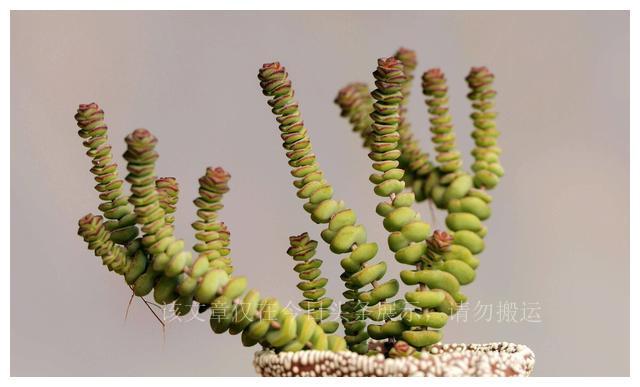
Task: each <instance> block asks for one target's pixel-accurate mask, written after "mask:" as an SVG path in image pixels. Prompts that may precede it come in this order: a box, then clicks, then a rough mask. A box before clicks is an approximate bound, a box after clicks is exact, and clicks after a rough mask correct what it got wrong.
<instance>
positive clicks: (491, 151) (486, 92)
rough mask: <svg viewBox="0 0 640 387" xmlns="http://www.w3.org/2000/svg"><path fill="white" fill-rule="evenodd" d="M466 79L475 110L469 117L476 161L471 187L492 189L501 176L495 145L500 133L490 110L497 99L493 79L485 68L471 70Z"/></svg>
mask: <svg viewBox="0 0 640 387" xmlns="http://www.w3.org/2000/svg"><path fill="white" fill-rule="evenodd" d="M466 79H467V83H468V84H469V88H470V89H471V92H470V93H469V94H468V97H469V99H470V100H471V101H472V107H473V109H474V112H473V113H472V114H471V118H472V119H473V126H474V127H475V130H474V131H473V132H472V133H471V135H472V136H473V139H474V141H475V144H476V147H475V148H474V149H473V151H472V152H471V154H472V155H473V157H474V158H475V163H473V165H472V166H471V169H473V171H474V172H475V176H474V177H473V183H474V185H475V186H476V187H477V188H486V189H492V188H494V187H495V186H496V185H497V184H498V182H499V181H500V177H502V176H503V175H504V169H503V168H502V166H501V165H500V160H499V157H500V154H501V153H502V150H501V149H500V148H499V147H498V144H497V140H498V137H499V136H500V132H499V131H498V130H497V129H496V123H495V118H496V112H495V111H494V110H493V108H494V102H493V100H494V98H495V96H496V92H495V90H493V88H492V83H493V79H494V75H493V74H492V73H491V71H489V69H487V68H486V67H473V68H472V69H471V72H470V73H469V75H468V76H467V78H466Z"/></svg>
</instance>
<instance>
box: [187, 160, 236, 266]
mask: <svg viewBox="0 0 640 387" xmlns="http://www.w3.org/2000/svg"><path fill="white" fill-rule="evenodd" d="M230 178H231V175H229V174H228V173H227V172H226V171H225V170H224V169H222V168H220V167H218V168H215V169H214V168H207V171H206V173H205V175H204V176H202V177H201V178H200V180H199V182H200V189H199V191H198V192H199V193H200V196H199V197H198V198H197V199H196V200H194V201H193V202H194V204H195V205H196V207H198V217H199V218H200V220H198V221H196V222H193V223H192V224H191V226H192V227H193V228H194V229H195V230H196V239H198V241H199V242H198V243H197V244H196V245H195V246H193V249H194V250H195V251H197V252H198V253H200V256H201V257H206V258H207V259H208V261H209V263H210V267H211V268H216V269H222V270H224V271H226V272H227V273H228V274H231V273H232V272H233V266H231V258H230V257H229V253H230V249H229V244H230V240H229V236H230V234H229V230H228V229H227V226H226V225H225V224H224V223H223V222H219V221H218V220H217V218H218V212H219V211H220V210H221V209H222V208H223V207H224V206H223V204H222V196H223V195H224V194H225V193H226V192H228V191H229V185H228V183H229V179H230Z"/></svg>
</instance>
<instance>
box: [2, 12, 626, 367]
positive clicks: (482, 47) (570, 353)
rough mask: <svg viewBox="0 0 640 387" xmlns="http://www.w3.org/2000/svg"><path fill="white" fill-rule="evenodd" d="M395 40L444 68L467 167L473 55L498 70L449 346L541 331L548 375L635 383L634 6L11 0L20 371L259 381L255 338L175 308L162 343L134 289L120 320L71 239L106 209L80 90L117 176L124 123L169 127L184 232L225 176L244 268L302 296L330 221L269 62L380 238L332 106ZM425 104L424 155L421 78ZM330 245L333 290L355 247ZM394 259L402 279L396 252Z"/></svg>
mask: <svg viewBox="0 0 640 387" xmlns="http://www.w3.org/2000/svg"><path fill="white" fill-rule="evenodd" d="M400 46H406V47H409V48H412V49H415V50H416V51H417V52H418V60H419V66H418V70H417V74H418V75H420V74H421V72H422V71H424V70H426V69H427V68H429V67H441V68H442V69H443V70H444V71H445V73H446V74H447V77H448V79H449V85H450V95H451V112H452V114H453V117H454V124H455V126H456V130H457V133H458V138H459V144H460V147H461V149H462V150H463V153H464V154H465V163H466V165H467V166H468V165H470V162H471V157H470V155H469V151H470V149H471V147H472V142H471V140H470V137H469V133H470V131H471V124H470V120H469V118H468V115H469V113H470V106H469V103H468V101H467V100H466V98H465V94H466V92H467V90H466V83H465V81H464V77H465V76H466V74H467V73H468V71H469V68H470V67H471V66H474V65H487V66H489V67H490V68H491V69H492V70H493V72H494V73H495V74H496V82H495V87H496V88H497V90H498V97H497V110H498V111H499V112H500V116H499V119H498V126H499V128H500V129H501V131H502V137H501V138H500V144H501V146H502V147H503V149H504V154H503V156H502V163H503V165H504V167H505V169H506V172H507V174H506V177H505V178H504V179H503V180H502V181H501V183H500V185H499V187H498V188H497V189H496V190H495V191H494V199H495V201H494V205H493V216H492V218H491V219H490V220H489V221H488V222H487V225H488V227H489V235H488V236H487V238H486V242H487V248H486V250H485V252H484V253H483V254H482V255H481V256H480V259H481V262H482V263H481V266H480V268H479V271H478V277H477V279H476V281H475V282H474V283H473V284H471V285H469V286H467V287H466V288H465V290H464V292H465V293H466V294H467V295H468V296H469V305H468V310H467V311H466V312H464V313H461V315H460V318H459V319H458V320H459V321H457V322H456V321H455V320H454V321H451V322H450V323H449V324H448V325H447V327H446V331H445V337H444V341H446V342H467V343H470V342H476V343H482V342H491V341H510V342H516V343H522V344H526V345H528V346H529V347H530V348H532V349H533V350H534V351H535V353H536V367H535V371H534V375H536V376H596V375H597V376H625V375H629V310H628V307H629V273H628V270H629V14H628V12H13V13H12V15H11V374H12V375H15V376H18V375H34V376H35V375H193V376H195V375H228V376H234V375H247V376H249V375H254V371H253V367H252V364H251V360H252V355H253V353H254V351H255V350H256V348H245V347H242V346H241V344H240V340H239V337H235V336H230V335H226V334H225V335H215V334H213V333H212V332H211V330H210V328H209V326H208V322H207V321H205V320H204V319H202V318H200V319H199V318H195V316H194V317H193V318H191V319H189V321H180V322H176V321H167V324H166V325H167V328H166V334H165V335H164V336H163V333H162V329H161V326H160V324H159V323H158V322H157V321H156V320H155V318H154V317H153V315H152V314H151V313H150V312H149V310H148V309H147V308H146V307H145V306H144V304H143V303H142V302H141V301H140V300H139V299H137V300H134V302H133V305H132V307H131V310H130V311H129V315H128V318H127V320H126V321H125V319H124V315H125V310H126V307H127V302H128V301H129V297H130V294H131V292H130V290H129V289H128V288H127V287H126V286H125V285H124V283H123V280H122V279H121V278H120V277H118V276H116V275H114V274H113V273H110V272H108V271H107V270H106V269H105V268H104V267H102V266H101V265H100V261H99V259H98V258H96V257H94V256H93V255H92V254H91V253H90V252H89V251H88V250H87V249H86V245H85V243H84V242H82V240H81V239H80V238H79V237H78V236H77V235H76V231H77V220H78V219H79V218H80V217H81V216H82V215H84V214H85V213H87V212H89V211H92V212H96V211H97V209H96V206H97V204H98V203H99V201H98V198H97V195H96V193H95V192H94V190H93V188H92V187H93V185H94V184H95V182H94V181H93V179H92V175H91V174H90V173H89V168H90V166H91V165H90V161H89V159H88V158H87V157H86V156H85V155H84V148H83V147H82V144H81V139H80V138H79V137H78V136H77V134H76V131H77V128H76V126H75V121H74V119H73V115H74V114H75V111H76V109H77V106H78V104H79V103H88V102H92V101H95V102H97V103H99V104H100V105H101V106H102V107H103V108H104V110H105V112H106V121H107V123H108V125H109V129H110V138H111V141H112V145H113V149H114V154H115V156H116V159H117V161H118V162H119V168H120V172H121V176H124V163H123V162H122V159H121V157H120V155H121V154H122V153H123V151H124V142H123V138H124V137H125V135H126V134H127V133H129V132H130V131H132V130H133V129H135V128H138V127H145V128H148V129H150V130H151V131H152V132H153V133H154V134H155V135H156V136H157V137H158V138H159V145H158V151H159V152H160V159H159V162H158V172H159V175H161V176H175V177H176V178H177V179H178V181H179V182H180V184H181V192H180V195H181V202H180V204H179V210H178V213H177V222H176V224H177V234H178V235H179V236H181V237H182V238H184V239H185V240H186V241H187V243H188V244H189V245H190V244H192V243H194V237H193V232H192V230H191V228H190V226H189V225H190V223H191V222H192V221H193V220H194V219H195V210H194V206H193V204H192V203H191V201H192V199H193V198H195V196H196V195H197V178H198V177H199V176H201V175H202V174H203V172H204V170H205V167H206V166H209V165H213V166H216V165H222V166H224V167H225V168H226V169H228V170H229V171H230V172H231V174H232V176H233V178H232V180H231V192H230V193H229V195H227V197H226V198H225V204H226V206H225V209H224V211H223V219H224V221H225V222H226V223H227V224H228V225H229V227H230V229H231V231H232V240H233V245H232V248H233V254H232V255H233V257H234V261H235V263H234V266H235V267H236V273H238V274H243V275H246V276H247V277H248V279H249V281H250V284H251V286H253V287H256V288H258V289H259V290H260V291H261V292H262V294H265V295H272V296H276V297H278V298H279V299H281V300H292V301H295V300H298V299H299V297H300V296H299V294H298V290H297V289H296V288H295V284H296V283H297V277H296V275H294V273H293V272H292V270H291V268H292V266H293V264H292V261H291V260H290V258H289V257H288V256H287V255H286V254H285V250H286V247H287V246H288V239H287V237H288V236H289V235H292V234H296V233H300V232H303V231H308V232H310V233H311V235H312V237H314V238H315V239H319V232H320V231H321V230H322V228H321V226H319V225H315V224H313V223H312V222H311V221H310V220H309V218H308V215H307V214H306V213H305V212H304V211H303V209H302V204H303V202H302V201H301V200H299V199H297V198H296V197H295V195H294V192H295V188H294V187H293V186H292V184H291V182H292V178H291V176H290V175H289V172H288V170H289V167H288V166H287V163H286V158H285V156H284V152H283V149H282V147H281V140H280V138H279V136H278V129H277V127H276V124H275V120H274V117H273V116H272V114H271V113H270V111H269V109H268V108H267V105H266V98H265V97H264V96H263V95H262V94H261V92H260V90H259V86H258V81H257V78H256V74H257V70H258V68H259V67H260V66H261V65H262V64H263V63H265V62H271V61H274V60H279V61H281V62H282V63H283V64H284V65H285V66H286V67H287V68H288V70H289V73H290V77H291V79H292V81H293V82H294V86H295V89H296V95H297V98H298V100H299V101H300V104H301V109H302V114H303V116H304V118H305V122H306V124H307V126H308V128H309V130H310V135H311V138H312V140H313V144H314V149H315V151H316V153H317V155H318V157H319V161H320V164H321V166H322V167H323V169H324V171H325V174H326V177H327V178H328V180H329V181H330V182H331V183H332V184H333V186H334V189H335V192H336V197H338V198H340V199H343V200H345V201H346V203H347V204H348V205H350V206H351V207H352V208H353V209H354V210H355V211H356V212H357V213H358V214H359V219H360V221H361V222H362V223H363V224H365V225H366V226H367V227H368V231H369V235H370V238H371V239H372V240H376V241H378V242H379V243H380V244H381V245H382V246H383V247H384V246H385V240H386V232H385V230H384V229H383V227H382V222H381V219H380V218H379V217H378V215H376V214H375V213H374V208H375V205H376V204H377V202H378V199H377V198H376V196H375V195H374V194H373V192H372V188H373V187H372V185H371V184H370V183H369V182H368V179H367V178H368V175H369V173H370V172H371V166H370V161H369V159H368V158H367V156H366V152H365V151H364V149H362V148H361V140H360V138H359V137H358V136H357V135H355V134H353V133H351V132H350V128H349V126H348V124H347V123H346V122H345V120H344V119H342V118H340V117H339V114H338V113H339V111H338V108H337V107H336V106H335V105H334V104H333V102H332V101H333V98H334V97H335V95H336V93H337V91H338V89H339V88H340V87H342V86H344V85H345V84H347V83H348V82H351V81H365V82H369V83H370V84H371V83H372V77H371V75H370V74H371V72H372V71H373V70H374V69H375V66H376V59H377V58H379V57H383V56H389V55H391V54H392V53H393V52H394V51H395V50H396V49H397V48H398V47H400ZM409 108H410V113H409V117H410V119H411V121H412V124H413V130H414V132H415V133H416V136H417V138H419V139H420V141H421V144H422V146H423V147H428V146H429V133H428V123H427V115H426V109H425V106H424V102H423V98H422V96H421V95H420V91H419V86H418V85H417V84H414V88H413V95H412V96H411V99H410V103H409ZM420 211H421V212H422V214H423V215H424V217H425V218H427V219H428V213H429V211H428V208H427V207H426V206H425V205H421V206H420ZM442 220H443V217H442V214H439V215H438V218H437V222H436V223H438V222H439V224H440V225H442ZM320 246H321V247H320V249H319V253H318V257H320V258H323V259H324V260H325V264H324V266H323V270H324V272H325V273H326V274H327V276H329V278H331V281H330V283H329V285H328V290H329V293H330V294H331V295H332V296H333V297H334V298H335V299H336V300H338V301H339V300H340V297H341V295H340V294H341V292H342V290H341V288H342V285H341V282H340V280H339V279H338V276H339V274H340V272H341V270H340V267H339V264H338V261H339V258H338V257H336V256H335V255H332V254H331V253H330V252H329V250H328V248H327V247H326V245H324V244H321V245H320ZM379 257H380V258H382V259H386V260H387V261H388V262H389V266H390V267H389V270H388V274H387V276H386V278H390V277H391V276H397V275H398V272H399V270H400V269H401V265H399V264H397V263H395V262H394V261H393V256H392V255H391V254H390V253H389V252H388V251H387V250H383V253H382V254H379ZM505 305H506V306H505ZM523 306H525V307H526V308H523ZM489 310H490V311H491V315H489ZM514 313H517V315H516V314H514ZM521 313H527V314H529V315H530V316H527V318H526V319H525V320H524V321H521V320H522V315H521ZM203 317H206V315H204V316H203ZM512 320H515V321H512ZM536 321H537V322H536Z"/></svg>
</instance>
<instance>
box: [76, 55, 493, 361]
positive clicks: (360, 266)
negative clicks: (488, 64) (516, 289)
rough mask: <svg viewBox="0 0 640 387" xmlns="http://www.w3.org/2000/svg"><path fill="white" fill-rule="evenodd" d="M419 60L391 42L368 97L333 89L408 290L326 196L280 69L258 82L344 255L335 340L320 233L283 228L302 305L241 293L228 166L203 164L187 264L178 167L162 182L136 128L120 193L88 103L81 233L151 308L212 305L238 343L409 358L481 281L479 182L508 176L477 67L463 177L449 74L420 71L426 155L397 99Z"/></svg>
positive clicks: (216, 323)
mask: <svg viewBox="0 0 640 387" xmlns="http://www.w3.org/2000/svg"><path fill="white" fill-rule="evenodd" d="M416 65H417V61H416V55H415V53H414V52H413V51H411V50H407V49H400V50H398V52H397V53H396V54H395V55H394V56H392V57H389V58H382V59H379V60H378V63H377V67H376V69H375V71H374V72H373V76H374V78H375V87H376V88H375V89H374V90H373V91H372V92H369V88H368V86H367V85H366V84H364V83H353V84H349V85H348V86H346V87H345V88H343V89H342V90H340V92H339V93H338V96H337V97H336V99H335V102H336V103H337V104H338V105H339V106H340V108H341V115H342V116H344V117H346V118H348V120H349V122H350V123H351V125H352V127H353V130H354V131H355V132H357V133H359V134H360V135H361V136H362V139H363V145H364V146H365V147H366V148H367V149H368V150H369V158H370V159H371V161H372V167H373V173H372V174H371V175H370V176H369V180H370V182H371V183H372V184H373V191H374V193H375V194H376V195H377V196H379V197H380V198H381V201H380V202H379V204H378V205H377V206H376V208H375V211H376V213H377V214H378V215H380V216H381V218H382V225H383V227H384V228H385V229H386V230H387V231H388V238H387V245H388V247H389V249H390V250H391V252H392V253H393V254H394V258H395V259H396V261H398V262H400V263H402V264H404V265H407V268H406V269H405V270H402V271H401V273H400V279H401V281H402V282H403V283H404V284H405V285H409V286H415V288H413V289H412V290H410V291H408V292H406V293H405V294H404V295H403V296H402V297H400V296H398V291H399V288H400V283H399V281H398V279H395V278H391V279H384V277H385V274H386V271H387V263H386V260H385V259H384V258H382V259H380V258H378V259H375V258H376V256H377V254H378V253H379V250H380V249H379V247H378V244H376V243H375V242H372V241H369V240H368V238H367V232H366V229H365V227H364V225H362V224H359V223H358V220H357V216H356V214H355V212H354V211H353V209H351V208H349V207H348V206H347V204H346V203H344V202H343V201H342V200H339V199H337V198H335V193H334V189H333V186H332V185H331V184H330V183H329V182H328V181H327V180H326V178H325V176H324V173H323V172H322V170H321V169H320V164H319V161H318V159H317V157H316V155H315V154H314V153H313V150H312V146H311V140H310V137H309V131H308V130H307V128H306V126H305V124H304V122H303V120H302V116H301V113H300V109H299V105H298V103H297V102H296V101H295V99H294V90H293V87H292V83H291V81H290V80H289V78H288V74H287V71H286V69H285V68H284V67H283V66H282V65H280V64H279V63H278V62H275V63H269V64H265V65H263V66H262V68H260V70H259V72H258V79H259V81H260V87H261V88H262V92H263V94H264V95H265V96H267V97H269V99H268V102H267V103H268V105H269V106H270V107H271V111H272V112H273V114H274V115H275V116H276V121H277V123H278V124H279V126H278V127H279V130H280V137H281V139H282V141H283V147H284V148H285V151H286V152H285V155H286V157H287V159H288V164H289V166H290V167H291V171H290V173H291V175H292V176H293V177H294V181H293V185H294V186H295V187H296V188H297V196H298V197H299V198H300V199H303V200H304V201H305V202H304V204H303V209H304V210H305V211H306V212H307V213H308V214H309V216H310V218H311V220H312V221H313V222H314V223H316V224H321V225H323V229H322V231H321V232H320V237H321V239H322V240H323V241H324V242H326V243H327V244H328V245H329V249H330V250H331V252H333V253H335V254H337V255H339V256H340V257H341V259H340V266H341V267H342V269H343V270H344V272H343V274H342V275H341V276H340V279H341V280H342V282H343V284H344V287H345V290H344V292H343V293H342V295H343V297H344V299H343V301H342V302H341V303H340V304H339V311H340V321H341V323H342V326H343V328H344V336H342V335H338V334H336V333H335V332H336V331H337V329H338V328H339V323H338V322H337V321H335V320H334V319H331V318H330V317H331V307H332V306H333V305H334V301H333V298H331V297H328V296H327V294H326V293H327V292H326V289H325V286H326V284H327V282H328V279H327V278H325V277H322V276H321V275H322V274H321V266H322V263H323V261H322V260H321V259H318V258H315V254H316V248H317V245H318V242H317V241H315V240H313V239H311V237H310V236H309V234H308V233H306V232H305V233H302V234H300V235H294V236H291V237H290V238H289V243H290V247H289V249H288V250H287V254H288V255H289V256H290V257H291V258H292V259H293V261H294V262H295V266H294V267H293V269H294V271H295V272H296V273H297V275H298V277H299V279H300V281H301V282H299V283H298V288H299V289H300V291H301V292H302V300H301V301H300V302H299V303H298V305H299V306H300V308H301V310H302V311H301V312H300V313H298V314H294V313H293V311H292V310H291V309H290V308H288V307H285V306H283V304H282V303H280V302H279V301H278V300H277V299H275V298H273V297H264V296H262V295H261V294H260V293H259V292H258V291H257V290H253V289H251V290H249V288H248V283H247V278H246V277H242V276H236V275H234V273H233V262H232V258H231V248H230V231H229V230H228V228H227V226H226V225H225V224H224V222H222V221H220V220H219V216H220V211H221V210H222V209H223V203H222V200H223V197H224V195H225V194H226V193H227V192H228V191H229V182H230V178H231V176H230V175H229V173H227V172H226V171H225V170H224V169H223V168H220V167H218V168H207V169H206V171H205V174H204V176H202V177H201V178H200V179H199V185H200V188H199V191H198V195H199V196H198V197H197V198H196V199H195V200H194V204H195V205H196V208H197V212H196V215H197V220H196V221H195V222H193V223H192V227H193V229H194V230H195V236H196V239H197V241H198V242H197V243H196V244H195V245H194V246H193V250H194V251H195V252H196V253H197V257H195V258H194V256H193V255H192V253H191V252H190V251H188V250H186V249H185V246H184V241H183V240H181V239H179V238H177V237H176V236H175V235H174V226H173V223H174V220H175V219H174V213H175V211H176V205H177V202H178V194H179V189H178V183H177V182H176V180H175V179H174V178H172V177H163V178H157V176H156V171H155V163H156V160H157V159H158V153H157V152H156V150H155V148H156V144H157V139H156V138H155V137H154V136H153V135H152V134H151V133H150V132H149V131H148V130H145V129H136V130H135V131H133V132H132V133H131V134H130V135H128V136H127V137H126V140H125V141H126V144H127V150H126V152H125V153H124V159H125V160H126V161H127V171H128V175H127V176H126V177H125V180H126V181H127V182H128V183H129V184H130V186H131V194H130V195H129V196H125V195H124V193H123V186H124V181H123V180H122V179H120V178H119V177H118V172H117V166H116V164H115V163H114V162H113V157H112V155H111V146H110V145H109V144H108V138H107V126H106V124H105V122H104V112H103V111H102V110H101V109H100V108H99V106H98V105H97V104H95V103H91V104H87V105H80V107H79V109H78V113H77V114H76V116H75V117H76V120H77V124H78V126H79V127H80V131H79V134H80V136H81V137H82V138H83V139H84V140H85V141H84V145H85V146H86V147H87V148H88V151H87V155H88V156H89V157H90V158H91V159H92V163H93V168H91V172H92V173H93V174H94V175H95V180H96V181H97V183H98V184H97V185H96V186H95V188H96V190H97V191H98V193H99V197H100V199H101V200H102V202H101V204H100V205H99V207H98V209H99V210H100V211H101V212H102V213H103V215H102V216H100V215H93V214H88V215H86V216H84V217H83V218H82V219H80V221H79V230H78V234H79V235H80V236H82V238H83V239H84V241H85V242H86V243H87V244H88V247H89V249H90V250H92V251H93V252H94V253H95V255H96V256H99V257H101V259H102V261H103V264H104V265H105V266H107V268H108V269H109V270H112V271H115V272H116V273H118V274H120V275H122V276H124V279H125V282H126V283H127V284H128V285H129V286H130V287H131V289H132V291H133V293H134V294H135V295H136V296H139V297H143V296H146V295H148V294H149V293H151V292H153V297H154V300H155V301H156V302H157V303H159V304H162V305H169V304H172V303H173V304H174V306H173V307H174V310H175V313H176V314H178V315H185V314H187V313H189V312H190V311H191V310H192V308H194V307H195V308H197V311H198V312H199V313H205V312H207V313H210V325H211V329H212V330H213V331H214V332H215V333H224V332H229V333H230V334H232V335H237V334H240V337H241V341H242V344H243V345H245V346H253V345H256V344H260V345H261V346H263V347H264V348H269V349H273V350H275V351H300V350H305V349H316V350H330V351H343V350H350V351H353V352H357V353H360V354H367V353H369V354H375V353H384V354H385V355H387V356H389V357H402V356H415V355H416V354H417V353H419V351H421V350H424V349H428V348H429V347H430V346H432V345H433V344H435V343H437V342H439V341H440V340H441V339H442V328H443V327H444V326H445V324H446V323H447V320H448V318H449V316H450V315H452V314H454V313H455V312H456V311H457V309H458V306H459V305H460V304H461V303H463V302H465V301H466V299H467V297H466V296H465V295H464V294H462V293H461V286H463V285H467V284H469V283H471V282H472V281H473V280H474V279H475V270H476V269H477V267H478V264H479V261H478V259H477V257H476V255H478V254H479V253H480V252H482V250H483V249H484V242H483V238H484V236H485V235H486V233H487V229H486V227H485V226H484V225H483V224H482V221H484V220H486V219H487V218H488V217H489V216H490V214H491V211H490V207H489V204H490V203H491V196H490V195H489V194H488V193H487V192H486V191H487V190H489V189H492V188H494V187H495V186H496V185H497V183H498V182H499V179H500V177H502V175H503V170H502V167H501V166H500V164H499V160H498V157H499V155H500V148H498V147H497V144H496V140H497V137H498V135H499V132H498V131H497V129H496V127H495V117H496V113H495V112H494V111H493V99H494V97H495V91H494V90H493V89H492V86H491V85H492V81H493V74H491V73H490V72H489V70H487V69H486V68H485V67H479V68H473V69H472V71H471V73H470V74H469V76H468V77H467V82H468V83H469V87H470V89H471V92H470V93H469V95H468V97H469V98H470V99H471V100H472V104H473V108H474V112H473V114H472V115H471V118H472V119H473V124H474V127H475V130H474V131H473V132H472V136H473V138H474V140H475V144H476V147H475V148H474V149H473V151H472V154H473V156H474V159H475V162H474V164H473V165H472V170H473V175H472V174H470V173H467V172H465V171H464V170H463V169H462V159H461V154H460V152H459V151H458V150H457V148H456V140H455V134H454V132H453V126H452V123H451V116H450V114H449V109H448V95H447V85H446V79H445V77H444V74H443V73H442V72H441V71H440V70H439V69H431V70H428V71H426V72H425V73H424V74H423V76H422V89H423V93H424V95H425V97H426V104H427V106H428V112H429V114H430V122H431V128H430V130H431V132H432V133H433V137H432V141H433V143H434V145H435V151H436V155H435V160H434V161H431V160H430V156H429V154H428V153H427V152H423V151H422V150H421V147H420V144H419V142H418V141H417V140H416V138H415V137H414V135H413V133H412V131H411V128H410V125H409V122H408V120H407V116H406V113H407V107H406V106H407V97H408V95H409V93H410V90H411V80H412V79H413V77H414V76H413V72H414V70H415V68H416ZM423 201H428V202H431V203H433V204H434V205H435V206H436V207H437V208H440V209H444V210H446V211H447V216H446V225H447V228H448V230H432V229H431V226H430V225H429V224H428V223H427V222H426V221H425V220H423V219H422V218H421V216H420V214H419V212H418V209H417V204H418V203H420V202H423ZM105 219H106V220H105Z"/></svg>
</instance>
